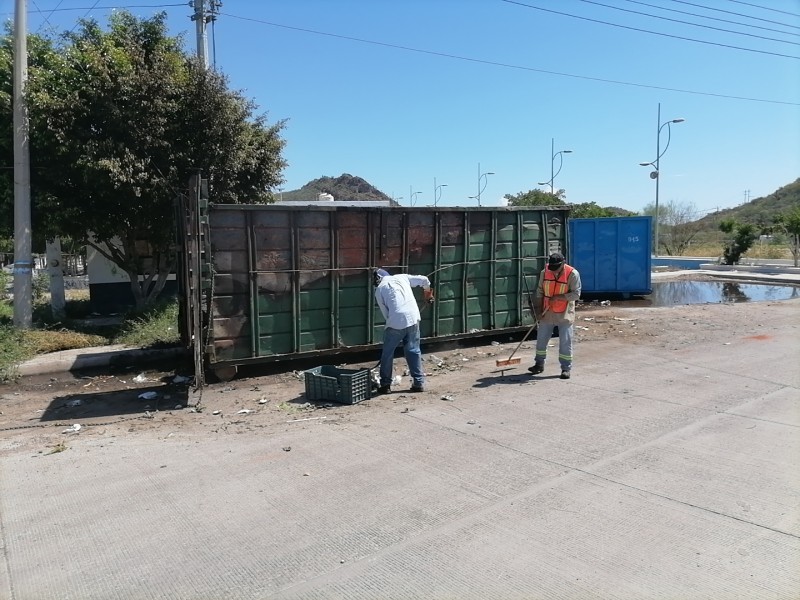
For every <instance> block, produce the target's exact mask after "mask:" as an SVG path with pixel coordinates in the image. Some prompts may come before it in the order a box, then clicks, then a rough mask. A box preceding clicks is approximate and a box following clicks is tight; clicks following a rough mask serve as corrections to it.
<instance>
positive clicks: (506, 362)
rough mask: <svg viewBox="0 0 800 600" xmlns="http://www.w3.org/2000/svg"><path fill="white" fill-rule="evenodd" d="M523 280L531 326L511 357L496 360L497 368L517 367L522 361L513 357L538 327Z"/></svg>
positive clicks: (528, 291) (529, 295) (528, 292)
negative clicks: (531, 321) (531, 318)
mask: <svg viewBox="0 0 800 600" xmlns="http://www.w3.org/2000/svg"><path fill="white" fill-rule="evenodd" d="M523 279H524V281H525V291H526V292H527V294H528V307H529V308H530V311H531V315H532V316H533V325H531V327H530V329H528V331H527V332H526V333H525V337H523V338H522V340H521V341H520V343H519V344H517V347H516V348H514V351H513V352H512V353H511V356H509V357H508V358H507V359H505V360H496V361H495V365H496V366H498V367H511V366H513V365H518V364H519V363H521V362H522V359H521V358H514V355H515V354H516V353H517V350H519V349H520V348H521V347H522V344H524V343H525V340H527V339H528V336H529V335H530V334H531V332H533V330H534V329H536V328H537V327H538V326H539V320H538V319H537V318H536V311H535V310H533V303H532V302H531V292H530V290H529V289H528V279H527V277H524V276H523ZM545 312H547V311H545ZM542 315H544V313H542Z"/></svg>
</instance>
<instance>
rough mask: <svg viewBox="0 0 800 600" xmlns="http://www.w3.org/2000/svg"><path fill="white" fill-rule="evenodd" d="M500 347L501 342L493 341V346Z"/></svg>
mask: <svg viewBox="0 0 800 600" xmlns="http://www.w3.org/2000/svg"><path fill="white" fill-rule="evenodd" d="M499 345H500V342H498V341H497V340H492V346H499Z"/></svg>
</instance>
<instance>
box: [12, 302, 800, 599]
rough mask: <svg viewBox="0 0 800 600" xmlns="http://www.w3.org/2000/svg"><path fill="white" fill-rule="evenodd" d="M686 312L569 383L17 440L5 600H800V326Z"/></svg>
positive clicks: (228, 394) (226, 390) (489, 361)
mask: <svg viewBox="0 0 800 600" xmlns="http://www.w3.org/2000/svg"><path fill="white" fill-rule="evenodd" d="M684 308H685V307H677V308H674V309H672V308H663V309H652V310H649V311H648V310H645V311H644V312H641V311H640V312H639V313H637V315H639V316H638V317H637V318H639V319H641V320H642V322H641V324H640V329H641V330H640V331H639V332H638V333H639V335H638V336H636V337H630V338H626V339H613V338H611V339H607V340H597V341H587V342H584V343H581V344H580V345H579V346H578V349H577V352H576V357H577V358H576V371H575V375H574V376H573V378H572V379H571V380H570V381H566V382H565V381H561V380H559V379H558V378H557V374H558V370H557V366H556V364H555V360H554V359H553V358H551V360H550V362H549V363H548V372H546V373H545V377H541V378H531V377H529V376H527V375H526V374H524V366H525V365H523V367H522V368H520V369H518V370H517V371H516V372H512V373H509V372H506V373H500V372H498V371H497V369H496V368H495V365H494V361H495V357H493V356H490V355H488V354H481V353H480V352H478V353H477V355H476V356H474V357H471V358H470V360H469V362H465V365H467V366H466V367H465V368H464V369H463V370H460V371H454V372H452V373H443V374H441V375H439V376H437V377H434V378H431V380H430V388H431V391H429V392H426V393H425V394H422V395H410V394H397V393H396V394H392V395H390V396H382V397H378V398H373V399H371V400H368V401H366V402H365V403H363V404H361V405H356V406H351V407H336V408H332V409H327V410H326V409H320V410H314V411H311V412H303V411H300V412H297V413H292V412H281V411H279V410H278V409H277V408H275V410H273V411H272V412H266V411H265V412H264V413H259V414H256V413H254V414H252V415H246V414H242V415H237V414H236V412H237V410H238V409H241V408H242V407H244V406H250V405H251V404H252V405H254V406H255V402H252V403H251V404H248V402H250V398H255V397H256V395H257V394H264V393H267V395H268V398H270V404H267V405H266V406H272V405H274V404H275V403H276V402H278V401H279V400H280V398H281V397H284V398H283V399H284V400H294V401H296V402H300V401H301V400H302V388H301V385H302V384H300V383H299V382H298V381H297V380H292V379H291V378H287V379H286V380H285V382H284V383H282V384H280V385H278V384H276V386H275V387H274V388H266V386H265V385H264V384H262V383H258V382H255V384H254V382H252V381H251V382H238V383H237V382H234V384H235V385H232V386H227V387H226V386H225V385H224V384H219V385H217V386H212V387H210V388H209V389H208V390H206V392H205V393H204V396H203V403H204V404H205V410H204V411H203V412H202V413H199V414H194V415H192V414H190V413H189V412H188V411H187V410H183V411H176V412H175V413H174V414H173V413H171V412H166V413H164V414H163V415H161V417H160V420H158V422H157V423H156V422H155V421H147V420H131V421H127V422H124V423H122V424H119V423H114V422H113V421H112V422H109V424H108V425H107V426H100V425H98V426H87V427H84V428H83V430H82V431H80V432H78V433H76V434H62V429H64V427H62V426H59V427H57V428H55V429H53V428H52V427H51V428H49V429H37V428H30V429H22V430H5V431H3V432H2V438H0V452H1V453H2V454H1V457H2V458H0V527H1V529H0V533H1V534H2V549H3V554H2V560H1V561H0V598H8V599H10V600H51V599H53V600H55V599H58V600H67V599H80V600H86V599H97V600H108V599H112V598H113V599H140V598H141V599H145V598H147V599H151V598H152V599H155V598H182V599H184V598H185V599H197V598H202V599H209V600H210V599H214V600H219V599H224V598H230V599H256V598H279V599H312V598H320V599H321V598H324V599H329V598H341V599H348V600H350V599H361V598H363V599H401V598H433V599H445V598H446V599H473V598H474V599H481V600H486V599H498V600H508V599H523V598H524V599H540V598H542V599H544V598H547V599H551V598H552V599H574V598H575V599H577V598H614V599H634V598H653V599H656V598H658V599H675V600H678V599H681V600H686V599H694V598H698V599H699V598H709V599H715V600H726V599H732V598H742V599H762V598H764V599H793V598H794V599H796V598H800V468H799V467H800V367H799V366H798V365H800V360H798V359H799V358H800V341H799V340H800V301H798V300H790V301H784V302H765V303H753V304H740V305H722V306H712V307H704V308H702V309H697V308H695V309H687V310H691V311H693V312H688V313H687V312H685V311H684ZM701 310H702V312H700V311H701ZM628 320H629V321H630V319H628ZM618 321H619V327H628V326H629V325H631V323H628V322H626V321H625V320H624V319H618ZM644 321H646V323H645V322H644ZM589 324H591V323H589ZM646 324H649V325H648V327H649V329H647V328H646V327H645V325H646ZM510 347H513V346H510ZM554 351H555V348H551V352H554ZM526 352H527V354H528V355H529V354H530V350H527V351H526ZM444 395H447V396H448V398H446V399H443V398H442V396H444ZM279 406H280V407H282V410H283V408H285V407H286V406H289V404H285V403H284V404H280V405H279ZM214 409H218V410H221V412H222V417H226V416H227V418H222V417H221V416H219V415H216V416H215V415H214V414H213V412H214ZM191 419H196V421H191ZM187 423H191V424H192V425H191V426H188V425H187ZM62 441H63V442H62ZM56 443H63V447H62V448H61V449H62V450H63V451H56V450H58V447H57V446H54V444H56Z"/></svg>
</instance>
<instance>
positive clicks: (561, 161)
mask: <svg viewBox="0 0 800 600" xmlns="http://www.w3.org/2000/svg"><path fill="white" fill-rule="evenodd" d="M555 145H556V141H555V139H554V138H550V181H540V182H539V183H537V184H536V185H549V186H550V193H551V194H552V193H553V182H554V181H555V180H556V176H557V175H558V174H559V173H561V167H563V166H564V155H565V154H572V150H559V151H558V152H555ZM556 156H557V157H558V161H559V162H558V171H556V172H555V173H553V167H554V166H555V162H556Z"/></svg>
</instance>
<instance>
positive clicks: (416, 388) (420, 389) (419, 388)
mask: <svg viewBox="0 0 800 600" xmlns="http://www.w3.org/2000/svg"><path fill="white" fill-rule="evenodd" d="M409 391H410V392H424V391H425V388H424V386H422V385H417V384H416V383H415V384H414V385H412V386H411V389H410V390H409Z"/></svg>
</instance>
